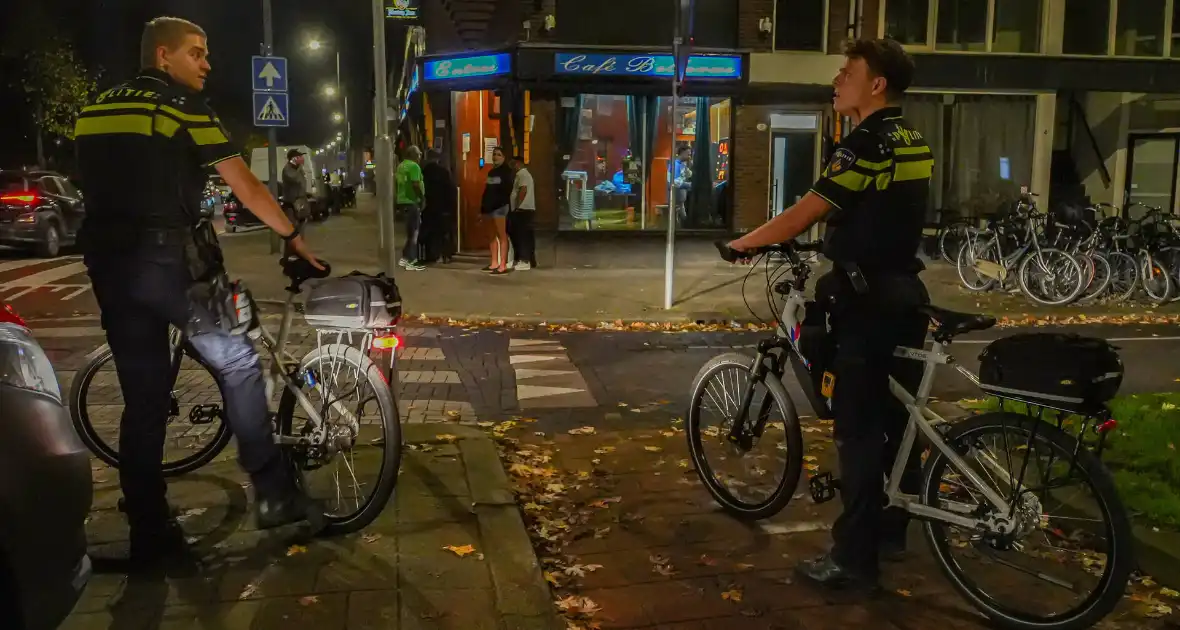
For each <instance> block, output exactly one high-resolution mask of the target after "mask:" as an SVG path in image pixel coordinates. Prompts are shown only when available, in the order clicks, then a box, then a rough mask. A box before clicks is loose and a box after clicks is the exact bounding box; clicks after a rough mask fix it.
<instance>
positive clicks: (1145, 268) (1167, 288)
mask: <svg viewBox="0 0 1180 630" xmlns="http://www.w3.org/2000/svg"><path fill="white" fill-rule="evenodd" d="M1139 283H1140V285H1142V287H1143V294H1144V295H1146V296H1147V299H1148V300H1151V303H1152V304H1155V305H1156V306H1159V305H1160V304H1163V303H1164V302H1167V301H1168V298H1169V297H1171V296H1172V273H1171V271H1170V270H1169V269H1168V268H1167V266H1166V265H1165V264H1164V261H1163V260H1161V259H1160V258H1159V257H1158V256H1152V255H1151V254H1148V253H1144V254H1143V255H1142V256H1141V257H1140V258H1139Z"/></svg>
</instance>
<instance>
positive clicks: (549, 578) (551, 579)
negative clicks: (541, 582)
mask: <svg viewBox="0 0 1180 630" xmlns="http://www.w3.org/2000/svg"><path fill="white" fill-rule="evenodd" d="M544 575H545V581H546V582H548V583H550V584H552V585H554V586H557V587H560V586H561V583H560V582H558V580H557V575H556V574H554V573H553V572H552V571H546V572H545V573H544Z"/></svg>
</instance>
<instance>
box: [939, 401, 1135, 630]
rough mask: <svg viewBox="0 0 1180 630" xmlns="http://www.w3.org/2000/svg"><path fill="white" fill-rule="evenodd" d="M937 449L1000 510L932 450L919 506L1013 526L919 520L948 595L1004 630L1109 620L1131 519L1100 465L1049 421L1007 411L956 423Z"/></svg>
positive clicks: (1128, 551)
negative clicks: (996, 503) (957, 460)
mask: <svg viewBox="0 0 1180 630" xmlns="http://www.w3.org/2000/svg"><path fill="white" fill-rule="evenodd" d="M946 442H947V444H948V445H949V446H950V447H951V448H952V449H954V450H955V451H956V452H957V453H958V454H959V455H960V456H962V457H963V458H964V460H965V461H966V463H967V465H968V467H969V468H970V469H972V470H973V471H975V472H976V474H977V475H978V476H979V477H980V478H981V479H982V480H984V482H986V483H988V484H989V485H990V486H991V488H992V489H993V490H995V491H996V492H997V493H999V494H1000V495H1001V496H1003V497H1004V499H1005V500H1006V501H1008V505H1009V507H1008V508H1007V509H1005V510H1003V512H996V511H995V509H994V508H992V507H991V506H990V504H989V503H987V502H986V500H984V499H983V498H982V496H981V494H980V493H979V492H978V487H976V486H974V485H972V484H971V483H970V482H969V481H967V479H966V478H965V477H964V476H961V475H960V473H959V471H957V470H955V469H954V468H953V467H951V465H950V460H949V459H948V458H947V457H946V455H944V454H943V453H942V452H941V451H940V450H938V449H934V450H933V451H932V452H931V455H930V457H929V458H928V459H927V460H926V465H925V467H924V468H923V474H922V479H923V481H922V485H923V491H922V495H921V496H922V502H923V503H924V504H925V505H928V506H932V507H938V508H942V509H949V510H951V511H953V512H956V513H958V514H963V515H971V516H974V517H978V518H983V519H988V518H989V517H990V518H992V519H994V521H993V522H995V523H1003V522H1011V523H1012V524H1013V525H1014V526H1015V527H1014V530H1013V531H1012V532H1011V533H1008V534H998V533H993V532H988V531H984V532H981V531H979V530H977V529H975V528H963V527H960V526H956V525H951V524H949V523H945V522H942V521H927V522H926V523H925V526H924V529H925V534H926V541H927V543H928V544H929V545H930V548H931V550H932V551H933V554H934V558H935V560H936V562H937V563H938V564H939V565H940V566H941V568H942V571H943V573H944V574H945V575H946V577H947V579H948V580H950V582H951V584H952V585H953V586H954V588H955V590H957V591H958V592H959V593H960V594H961V595H962V596H963V597H964V598H965V599H966V600H967V601H968V602H969V603H970V604H971V605H972V606H974V607H975V608H976V609H978V610H979V611H980V612H982V613H983V614H984V615H986V616H987V617H989V618H990V619H991V620H992V621H993V622H995V623H996V624H997V625H998V626H1000V627H1003V628H1010V629H1012V630H1079V629H1081V628H1089V627H1091V626H1093V625H1094V624H1095V623H1097V622H1098V621H1099V620H1100V619H1102V618H1103V617H1105V616H1106V615H1107V614H1109V613H1110V612H1111V611H1112V610H1113V609H1114V607H1115V606H1116V605H1117V604H1118V602H1119V600H1120V599H1121V598H1122V596H1123V592H1124V590H1125V589H1126V585H1127V581H1128V579H1129V576H1130V574H1131V571H1132V569H1133V567H1134V566H1135V561H1134V558H1133V553H1134V551H1133V539H1132V537H1131V525H1130V521H1129V520H1128V518H1127V513H1126V511H1125V509H1124V507H1123V504H1122V501H1121V500H1120V499H1119V496H1118V492H1117V490H1116V489H1115V485H1114V479H1113V478H1112V477H1111V475H1110V472H1109V471H1108V470H1107V469H1106V467H1105V466H1103V464H1102V462H1101V460H1099V459H1098V457H1097V456H1095V455H1094V454H1093V453H1092V452H1091V451H1090V450H1088V449H1086V448H1084V447H1079V445H1078V442H1077V440H1076V439H1075V438H1074V437H1073V436H1071V435H1069V434H1067V433H1065V432H1064V431H1062V430H1060V429H1058V428H1057V427H1056V426H1054V425H1053V424H1050V423H1048V422H1046V421H1044V420H1038V419H1036V418H1032V417H1029V416H1025V415H1020V414H1014V413H1007V412H995V413H987V414H982V415H979V416H975V417H974V418H971V419H969V420H966V421H963V422H961V423H956V424H955V425H953V427H952V428H951V430H950V431H949V433H948V434H947V436H946ZM1075 457H1076V459H1075ZM1034 458H1035V459H1037V462H1038V463H1035V464H1034V463H1033V462H1032V460H1033V459H1034ZM1042 458H1045V460H1046V461H1047V465H1042V464H1040V463H1039V462H1040V461H1041V459H1042ZM1071 480H1072V481H1073V482H1075V483H1076V482H1079V481H1080V482H1081V484H1080V485H1081V486H1082V487H1081V488H1075V489H1071V487H1070V486H1067V485H1066V482H1070V481H1071ZM1090 502H1092V503H1093V505H1090ZM1005 570H1007V571H1006V572H1005ZM1001 572H1004V575H1003V576H999V577H998V576H997V575H998V574H999V573H1001ZM1020 576H1024V577H1026V578H1031V579H1029V580H1025V582H1028V583H1027V584H1026V583H1024V582H1021V581H1020V580H1018V579H1016V578H1018V577H1020Z"/></svg>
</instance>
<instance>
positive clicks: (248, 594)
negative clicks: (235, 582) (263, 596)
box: [238, 582, 258, 599]
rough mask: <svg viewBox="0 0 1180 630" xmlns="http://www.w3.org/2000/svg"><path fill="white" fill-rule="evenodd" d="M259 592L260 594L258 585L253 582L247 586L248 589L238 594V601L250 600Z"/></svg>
mask: <svg viewBox="0 0 1180 630" xmlns="http://www.w3.org/2000/svg"><path fill="white" fill-rule="evenodd" d="M257 592H258V585H257V584H255V583H253V582H251V583H249V584H247V585H246V588H244V589H242V592H241V593H239V594H238V599H249V598H250V597H252V596H253V595H254V594H255V593H257Z"/></svg>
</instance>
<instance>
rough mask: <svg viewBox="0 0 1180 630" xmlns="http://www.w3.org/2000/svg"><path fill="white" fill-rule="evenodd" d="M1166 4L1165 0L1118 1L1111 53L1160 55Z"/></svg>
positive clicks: (1144, 55)
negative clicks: (1112, 50) (1112, 51)
mask: <svg viewBox="0 0 1180 630" xmlns="http://www.w3.org/2000/svg"><path fill="white" fill-rule="evenodd" d="M1166 6H1167V0H1122V2H1119V3H1118V8H1117V9H1118V13H1117V15H1116V17H1115V40H1114V54H1116V55H1127V56H1135V57H1160V56H1162V55H1163V54H1164V13H1165V9H1166ZM1173 11H1175V8H1174V7H1173ZM1174 29H1175V26H1174V25H1173V30H1174Z"/></svg>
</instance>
